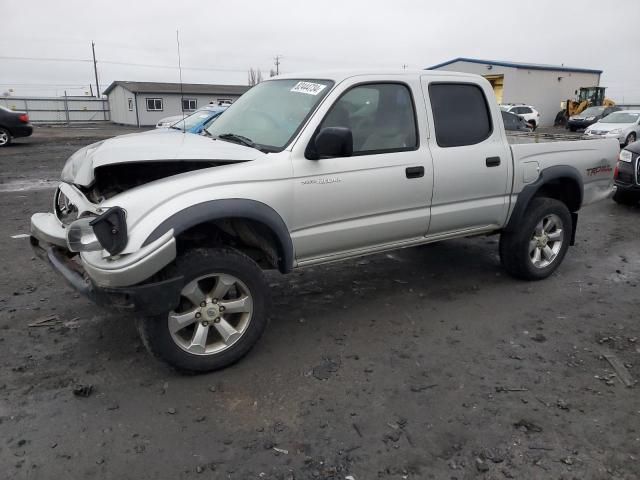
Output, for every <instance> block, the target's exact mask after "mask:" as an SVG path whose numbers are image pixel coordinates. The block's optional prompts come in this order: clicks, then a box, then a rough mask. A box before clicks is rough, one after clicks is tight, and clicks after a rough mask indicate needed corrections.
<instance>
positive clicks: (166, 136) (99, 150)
mask: <svg viewBox="0 0 640 480" xmlns="http://www.w3.org/2000/svg"><path fill="white" fill-rule="evenodd" d="M264 155H265V154H264V153H262V152H261V151H260V150H256V149H254V148H250V147H245V146H244V145H238V144H236V143H231V142H226V141H223V140H214V139H212V138H211V137H206V136H203V135H195V134H192V133H180V132H174V131H161V132H157V133H155V134H154V135H150V134H148V132H142V133H132V134H129V135H121V136H119V137H114V138H110V139H109V140H103V141H101V142H97V143H93V144H91V145H87V146H86V147H84V148H81V149H80V150H78V151H77V152H76V153H74V154H73V155H71V157H69V159H68V160H67V163H66V164H65V166H64V168H63V169H62V181H64V182H69V183H74V184H76V185H82V186H89V185H91V184H92V183H93V180H94V174H93V172H94V169H96V168H98V167H101V166H103V165H112V164H116V163H129V162H161V161H165V160H166V161H176V160H190V161H194V160H195V161H198V160H203V161H209V162H210V161H222V162H245V161H248V160H255V159H257V158H259V157H262V156H264Z"/></svg>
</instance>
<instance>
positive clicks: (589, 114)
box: [567, 107, 620, 132]
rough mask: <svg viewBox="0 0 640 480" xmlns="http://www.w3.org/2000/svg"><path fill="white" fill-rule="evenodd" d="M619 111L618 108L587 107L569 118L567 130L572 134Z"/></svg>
mask: <svg viewBox="0 0 640 480" xmlns="http://www.w3.org/2000/svg"><path fill="white" fill-rule="evenodd" d="M618 110H620V107H589V108H587V109H585V110H583V111H582V112H580V113H579V114H577V115H574V116H573V117H571V118H569V120H568V121H567V128H568V129H569V130H571V131H572V132H575V131H576V130H582V129H584V128H587V127H588V126H590V125H593V124H594V123H597V122H598V121H599V120H601V119H603V118H604V117H606V116H607V115H609V114H610V113H613V112H617V111H618Z"/></svg>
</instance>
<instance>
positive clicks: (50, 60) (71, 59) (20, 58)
mask: <svg viewBox="0 0 640 480" xmlns="http://www.w3.org/2000/svg"><path fill="white" fill-rule="evenodd" d="M0 59H2V60H27V61H36V62H83V63H85V62H87V63H88V62H91V60H84V59H82V58H45V57H7V56H4V55H3V56H0Z"/></svg>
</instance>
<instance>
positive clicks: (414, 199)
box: [291, 76, 433, 264]
mask: <svg viewBox="0 0 640 480" xmlns="http://www.w3.org/2000/svg"><path fill="white" fill-rule="evenodd" d="M341 87H342V88H340V89H339V91H334V92H332V93H331V94H330V95H329V96H328V97H327V99H326V100H325V102H324V103H323V105H322V106H321V108H320V109H319V111H318V112H317V113H316V115H314V118H313V119H312V121H311V122H310V124H309V125H308V126H307V127H306V128H305V130H304V132H303V135H302V136H301V138H300V139H299V140H298V141H297V142H296V144H295V146H294V148H293V151H292V161H293V172H294V205H293V221H292V225H291V227H292V232H291V236H292V240H293V243H294V247H295V251H296V259H297V260H298V262H299V263H301V264H304V263H308V262H313V261H314V260H319V259H321V258H326V257H340V256H349V255H352V254H357V252H358V251H359V250H362V249H366V250H370V249H372V248H376V247H380V248H384V246H385V245H390V244H397V243H399V242H404V241H411V240H416V239H421V238H424V235H425V234H426V231H427V228H428V225H429V203H430V201H431V186H432V182H433V173H432V163H431V156H430V154H429V149H428V145H427V141H426V138H424V137H426V112H425V110H424V108H416V107H420V106H421V105H423V104H422V99H421V98H420V97H421V91H420V83H419V80H418V79H417V78H414V79H407V80H404V79H399V80H398V81H389V80H388V77H387V78H384V79H383V78H376V77H375V76H362V77H353V78H351V79H348V80H345V81H344V82H343V83H342V84H341ZM414 91H416V92H417V94H418V95H417V96H416V95H414ZM416 97H417V98H416ZM324 127H344V128H349V129H350V130H351V131H352V133H353V140H354V143H353V155H351V156H348V157H345V156H339V157H332V158H322V159H320V160H309V159H308V158H307V157H306V155H305V150H306V148H307V146H308V145H309V143H310V142H313V140H314V137H315V134H317V132H319V131H320V130H322V128H324Z"/></svg>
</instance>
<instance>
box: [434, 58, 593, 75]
mask: <svg viewBox="0 0 640 480" xmlns="http://www.w3.org/2000/svg"><path fill="white" fill-rule="evenodd" d="M455 62H469V63H478V64H481V65H496V66H500V67H511V68H523V69H526V70H550V71H554V72H578V73H597V74H601V73H602V70H594V69H591V68H573V67H565V66H561V65H544V64H541V63H520V62H503V61H496V60H481V59H479V58H465V57H458V58H454V59H453V60H449V61H448V62H443V63H439V64H437V65H434V66H432V67H427V68H425V70H436V69H438V68H440V67H444V66H446V65H450V64H452V63H455Z"/></svg>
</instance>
